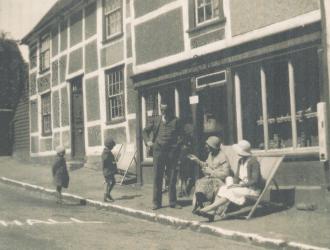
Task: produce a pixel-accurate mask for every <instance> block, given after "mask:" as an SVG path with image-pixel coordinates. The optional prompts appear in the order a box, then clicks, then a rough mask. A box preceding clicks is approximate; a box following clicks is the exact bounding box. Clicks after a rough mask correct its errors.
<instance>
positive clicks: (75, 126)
mask: <svg viewBox="0 0 330 250" xmlns="http://www.w3.org/2000/svg"><path fill="white" fill-rule="evenodd" d="M82 80H83V77H82V76H79V77H76V78H74V79H73V80H71V81H70V85H71V86H70V87H71V140H72V143H71V156H72V158H73V159H74V160H84V158H85V132H84V131H85V127H84V101H83V88H82Z"/></svg>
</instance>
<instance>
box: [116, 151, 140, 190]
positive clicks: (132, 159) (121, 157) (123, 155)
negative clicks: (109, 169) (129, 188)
mask: <svg viewBox="0 0 330 250" xmlns="http://www.w3.org/2000/svg"><path fill="white" fill-rule="evenodd" d="M127 147H128V145H122V146H121V147H120V150H119V152H118V155H117V156H118V157H117V158H116V162H117V167H118V168H119V169H120V170H122V171H124V175H123V178H122V179H121V181H120V182H119V185H122V184H123V182H124V180H125V177H126V175H127V173H128V169H129V168H130V167H131V166H132V164H133V163H135V165H136V164H137V159H136V153H137V151H136V148H134V150H132V151H130V153H132V155H130V157H129V158H128V159H127V161H128V162H127V163H128V165H127V166H125V168H120V167H119V165H120V163H121V161H125V158H126V157H127V154H126V153H127V152H128V151H127Z"/></svg>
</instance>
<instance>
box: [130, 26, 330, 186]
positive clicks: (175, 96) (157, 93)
mask: <svg viewBox="0 0 330 250" xmlns="http://www.w3.org/2000/svg"><path fill="white" fill-rule="evenodd" d="M319 48H320V32H319V26H318V25H313V26H311V27H306V28H305V29H299V30H295V31H290V32H289V33H283V34H277V35H274V36H273V37H267V38H265V39H261V40H259V41H254V42H250V43H249V44H242V45H240V46H237V47H235V48H228V49H227V50H224V51H219V52H216V53H212V54H205V55H202V56H196V57H194V58H192V59H191V60H188V61H184V62H181V63H178V64H176V65H169V66H167V67H164V68H162V69H160V70H156V71H154V72H148V73H144V74H139V75H135V76H134V77H133V80H134V83H135V86H136V89H137V90H138V92H139V109H138V110H139V113H138V117H139V120H140V124H139V126H138V128H137V142H138V149H139V151H140V152H139V162H140V178H141V181H142V180H143V181H144V182H149V181H148V179H149V180H150V177H151V172H152V168H151V163H152V157H151V155H149V154H148V152H147V150H146V148H145V147H144V146H143V143H142V140H141V136H140V135H141V131H142V129H143V128H144V126H146V124H147V123H148V122H149V121H150V120H151V119H153V118H154V117H155V116H158V115H159V113H160V111H159V104H160V103H161V102H162V101H164V100H165V101H166V102H167V103H169V104H170V106H171V107H172V111H173V113H174V114H175V115H176V116H178V117H180V118H181V119H182V121H183V122H184V124H185V128H190V129H191V133H192V136H193V138H194V151H195V153H196V154H198V155H200V156H203V155H204V153H203V148H204V147H203V146H204V141H205V139H206V138H207V137H208V136H210V135H216V136H219V137H220V138H221V139H222V141H223V144H232V143H235V142H237V141H238V140H241V139H246V140H248V141H250V142H251V145H252V147H253V152H254V153H255V154H257V155H286V156H288V158H290V157H291V158H292V159H298V158H302V159H304V160H307V161H309V163H311V164H309V165H313V166H314V165H317V166H321V163H320V162H319V160H318V156H319V136H318V117H317V105H318V103H320V102H322V101H324V100H325V99H326V98H327V96H326V93H325V91H324V86H322V82H321V79H320V77H319V76H320V67H321V65H320V55H319ZM188 130H189V129H188ZM321 170H322V168H318V170H317V171H316V172H320V171H321ZM320 173H321V172H320ZM142 176H143V178H142Z"/></svg>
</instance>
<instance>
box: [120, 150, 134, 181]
mask: <svg viewBox="0 0 330 250" xmlns="http://www.w3.org/2000/svg"><path fill="white" fill-rule="evenodd" d="M133 162H135V164H137V160H136V150H135V152H134V154H133V157H132V159H131V161H130V163H129V165H128V167H127V168H126V170H125V173H124V175H123V178H122V179H121V181H120V184H119V185H123V182H124V180H125V177H126V174H127V172H128V169H129V168H130V167H131V166H132V163H133Z"/></svg>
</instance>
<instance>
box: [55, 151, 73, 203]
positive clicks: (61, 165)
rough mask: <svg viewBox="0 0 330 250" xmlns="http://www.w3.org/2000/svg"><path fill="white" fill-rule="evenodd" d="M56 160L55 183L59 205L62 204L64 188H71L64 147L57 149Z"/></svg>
mask: <svg viewBox="0 0 330 250" xmlns="http://www.w3.org/2000/svg"><path fill="white" fill-rule="evenodd" d="M56 153H57V155H56V158H55V162H54V164H53V166H52V175H53V182H54V185H55V186H56V191H57V201H56V202H57V203H59V204H62V187H64V188H68V186H69V174H68V169H67V167H66V161H65V158H64V155H65V148H64V147H63V146H58V147H56Z"/></svg>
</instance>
